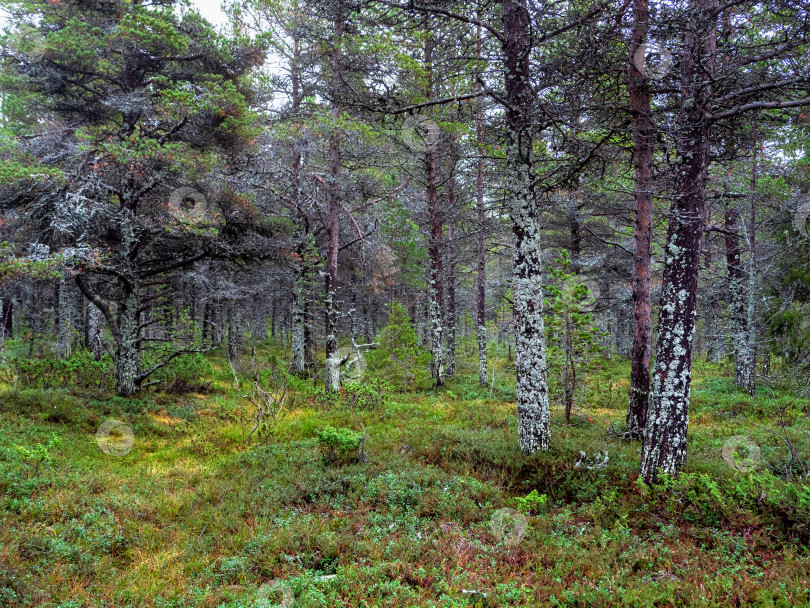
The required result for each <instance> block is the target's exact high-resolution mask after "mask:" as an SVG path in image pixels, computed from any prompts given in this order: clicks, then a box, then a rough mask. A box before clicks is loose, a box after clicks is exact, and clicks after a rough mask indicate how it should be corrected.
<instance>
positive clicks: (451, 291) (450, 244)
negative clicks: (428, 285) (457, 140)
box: [446, 178, 458, 376]
mask: <svg viewBox="0 0 810 608" xmlns="http://www.w3.org/2000/svg"><path fill="white" fill-rule="evenodd" d="M448 202H449V207H450V218H449V219H448V222H447V369H446V375H447V376H454V375H455V373H456V324H457V323H458V312H457V310H456V251H455V246H454V245H455V243H454V239H455V238H456V221H455V218H454V217H453V213H454V211H453V210H454V208H455V184H454V183H453V179H452V178H451V179H450V192H449V195H448Z"/></svg>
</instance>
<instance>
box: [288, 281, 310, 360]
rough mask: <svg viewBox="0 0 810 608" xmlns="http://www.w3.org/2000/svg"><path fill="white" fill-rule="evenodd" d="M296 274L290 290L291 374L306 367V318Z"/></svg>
mask: <svg viewBox="0 0 810 608" xmlns="http://www.w3.org/2000/svg"><path fill="white" fill-rule="evenodd" d="M299 274H300V273H298V274H296V277H295V279H294V281H295V283H294V285H293V292H292V366H291V369H290V371H291V372H292V373H293V374H300V373H301V372H303V371H304V369H306V355H305V344H304V327H305V323H306V318H305V316H304V302H303V300H304V294H303V288H302V285H301V283H302V279H301V277H300V276H299Z"/></svg>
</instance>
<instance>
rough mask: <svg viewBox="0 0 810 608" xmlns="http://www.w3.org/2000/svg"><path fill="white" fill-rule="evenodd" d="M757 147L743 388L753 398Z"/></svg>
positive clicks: (752, 166) (750, 230)
mask: <svg viewBox="0 0 810 608" xmlns="http://www.w3.org/2000/svg"><path fill="white" fill-rule="evenodd" d="M756 199H757V148H756V147H755V148H754V154H753V156H752V159H751V219H750V225H749V228H748V307H747V308H748V310H747V318H746V323H747V325H748V336H747V340H746V341H747V343H748V358H747V360H746V370H745V388H746V389H748V396H749V397H750V398H751V399H753V398H754V396H755V395H756V387H757V376H756V361H757V327H756V322H755V318H754V315H755V313H756V292H757V275H756V270H757V267H756V256H757V214H756V211H757V207H756Z"/></svg>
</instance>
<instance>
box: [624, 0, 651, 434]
mask: <svg viewBox="0 0 810 608" xmlns="http://www.w3.org/2000/svg"><path fill="white" fill-rule="evenodd" d="M649 18H650V11H649V0H635V1H634V7H633V37H632V41H631V43H630V62H629V65H628V68H627V85H628V90H629V93H630V105H631V107H632V116H633V169H634V172H635V204H636V225H635V234H634V244H633V349H632V352H631V354H630V362H631V363H630V365H631V370H630V402H629V406H628V408H627V426H628V428H629V429H630V431H631V432H632V433H633V434H634V435H635V436H641V434H642V432H643V430H644V427H645V426H646V424H647V407H648V403H649V392H650V355H651V352H652V312H651V306H650V274H651V270H652V219H653V193H652V187H653V183H652V161H653V144H654V126H653V123H652V117H651V113H650V90H649V85H648V83H647V80H646V78H645V77H644V75H643V74H641V72H639V71H638V69H637V68H636V66H635V64H634V62H633V57H634V56H635V54H636V51H637V49H638V48H639V46H640V45H641V44H644V42H645V39H646V37H647V24H648V23H649Z"/></svg>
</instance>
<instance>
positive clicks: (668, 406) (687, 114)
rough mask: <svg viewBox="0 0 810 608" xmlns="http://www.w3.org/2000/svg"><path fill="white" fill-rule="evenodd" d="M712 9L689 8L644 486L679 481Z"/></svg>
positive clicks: (712, 1) (712, 5)
mask: <svg viewBox="0 0 810 608" xmlns="http://www.w3.org/2000/svg"><path fill="white" fill-rule="evenodd" d="M717 2H718V0H691V1H690V14H689V18H690V21H689V22H690V28H689V29H688V30H687V32H686V36H685V40H684V58H683V72H682V77H681V109H680V113H679V116H678V128H679V132H678V140H677V145H678V157H679V158H678V160H679V167H680V168H679V171H678V173H677V190H676V195H675V199H674V201H673V204H672V207H671V209H670V219H669V230H668V232H667V246H666V250H665V264H664V279H663V285H662V293H661V313H660V319H659V325H658V343H657V345H656V356H655V369H654V370H653V375H652V384H653V388H652V401H651V403H650V409H649V412H648V416H647V426H646V430H645V433H644V447H643V450H642V455H641V476H642V478H643V479H644V481H645V482H647V483H652V482H654V481H655V480H656V479H657V477H658V475H659V474H661V473H665V474H668V475H673V474H675V473H677V472H678V471H680V470H681V469H682V468H683V466H684V464H685V462H686V433H687V428H688V425H689V386H690V380H691V373H692V338H693V336H694V330H695V302H696V296H697V280H698V267H699V263H700V241H701V236H702V232H703V226H704V223H703V219H704V208H705V207H704V205H705V194H706V180H707V176H708V168H709V122H708V117H707V114H709V113H710V112H711V85H710V84H708V82H710V80H711V79H710V78H707V76H706V73H705V71H706V70H709V73H710V74H711V73H712V72H713V69H712V64H713V59H714V54H715V52H716V50H717V29H716V18H715V17H714V16H713V13H714V11H715V10H716V7H717Z"/></svg>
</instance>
